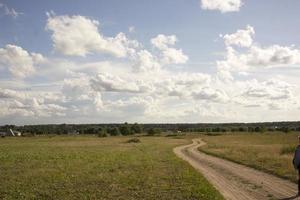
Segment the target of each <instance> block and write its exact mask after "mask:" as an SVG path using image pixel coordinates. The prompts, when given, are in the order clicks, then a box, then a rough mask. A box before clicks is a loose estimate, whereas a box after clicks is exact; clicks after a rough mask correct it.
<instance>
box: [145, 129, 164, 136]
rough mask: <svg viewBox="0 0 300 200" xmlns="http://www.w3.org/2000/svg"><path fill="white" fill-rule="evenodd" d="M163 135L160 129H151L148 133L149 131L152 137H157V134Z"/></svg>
mask: <svg viewBox="0 0 300 200" xmlns="http://www.w3.org/2000/svg"><path fill="white" fill-rule="evenodd" d="M160 133H161V130H160V129H159V128H150V129H149V130H148V131H147V134H148V135H150V136H152V135H157V134H160Z"/></svg>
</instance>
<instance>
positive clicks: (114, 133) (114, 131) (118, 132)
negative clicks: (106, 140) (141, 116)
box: [110, 127, 121, 136]
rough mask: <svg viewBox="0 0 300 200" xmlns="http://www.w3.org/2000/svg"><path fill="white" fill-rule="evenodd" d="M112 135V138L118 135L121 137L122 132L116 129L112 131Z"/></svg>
mask: <svg viewBox="0 0 300 200" xmlns="http://www.w3.org/2000/svg"><path fill="white" fill-rule="evenodd" d="M110 135H111V136H118V135H121V132H120V130H119V128H118V127H114V128H112V129H111V130H110Z"/></svg>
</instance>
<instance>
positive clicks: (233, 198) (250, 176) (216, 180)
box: [173, 139, 300, 200]
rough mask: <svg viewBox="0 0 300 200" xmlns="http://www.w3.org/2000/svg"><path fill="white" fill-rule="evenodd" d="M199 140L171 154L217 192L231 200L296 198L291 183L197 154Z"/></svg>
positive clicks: (295, 190) (201, 143) (294, 188)
mask: <svg viewBox="0 0 300 200" xmlns="http://www.w3.org/2000/svg"><path fill="white" fill-rule="evenodd" d="M202 145H205V143H204V142H203V141H202V140H201V139H194V140H193V143H192V144H189V145H185V146H180V147H176V148H174V149H173V151H174V153H175V154H176V155H177V156H178V157H180V158H182V159H183V160H185V161H187V162H189V163H190V164H191V165H192V166H193V167H194V168H195V169H197V170H198V171H200V172H201V173H202V174H203V175H204V176H205V177H206V179H207V180H208V181H209V182H210V183H211V184H212V185H214V186H215V188H216V189H217V190H219V191H220V193H221V194H222V195H223V196H224V197H225V199H230V200H244V199H247V200H249V199H258V200H264V199H281V200H284V199H285V200H288V199H299V200H300V198H297V197H296V196H295V194H296V193H297V186H296V184H294V183H291V182H290V181H287V180H283V179H280V178H278V177H275V176H272V175H270V174H266V173H264V172H261V171H258V170H255V169H252V168H249V167H246V166H243V165H239V164H236V163H233V162H230V161H227V160H224V159H220V158H217V157H214V156H210V155H207V154H204V153H201V152H200V151H198V149H197V148H198V147H200V146H202Z"/></svg>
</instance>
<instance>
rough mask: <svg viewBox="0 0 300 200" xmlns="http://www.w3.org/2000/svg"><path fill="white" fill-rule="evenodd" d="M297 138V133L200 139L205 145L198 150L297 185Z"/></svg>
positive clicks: (237, 135) (234, 135)
mask: <svg viewBox="0 0 300 200" xmlns="http://www.w3.org/2000/svg"><path fill="white" fill-rule="evenodd" d="M297 136H298V134H297V133H278V132H276V133H264V134H259V133H255V134H248V133H247V134H246V133H241V134H228V135H226V134H225V135H220V136H213V137H212V136H202V138H203V139H204V140H205V141H206V142H207V144H208V145H206V146H204V147H201V148H200V150H201V151H204V152H206V153H208V154H212V155H215V156H218V157H221V158H225V159H228V160H231V161H234V162H237V163H241V164H244V165H247V166H251V167H253V168H256V169H260V170H263V171H266V172H269V173H272V174H274V175H277V176H280V177H282V178H286V179H289V180H291V181H295V182H296V181H297V179H298V178H297V172H296V170H295V169H294V167H293V165H292V159H293V156H294V155H293V154H294V150H295V148H296V146H297V144H298V138H297Z"/></svg>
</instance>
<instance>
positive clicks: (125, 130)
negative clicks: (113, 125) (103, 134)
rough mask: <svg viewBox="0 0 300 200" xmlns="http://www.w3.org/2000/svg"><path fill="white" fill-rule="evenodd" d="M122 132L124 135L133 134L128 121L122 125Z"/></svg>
mask: <svg viewBox="0 0 300 200" xmlns="http://www.w3.org/2000/svg"><path fill="white" fill-rule="evenodd" d="M120 132H121V134H122V135H131V129H130V126H129V124H128V123H127V122H125V124H124V125H122V126H121V127H120Z"/></svg>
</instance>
